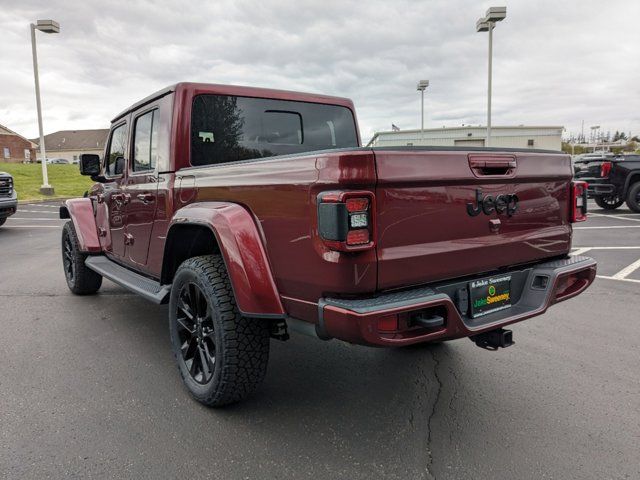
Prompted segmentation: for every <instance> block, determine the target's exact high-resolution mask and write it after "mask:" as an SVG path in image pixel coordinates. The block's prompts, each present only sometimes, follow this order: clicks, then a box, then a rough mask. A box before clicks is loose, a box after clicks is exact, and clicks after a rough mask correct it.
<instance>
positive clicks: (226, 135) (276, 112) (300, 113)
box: [191, 95, 358, 166]
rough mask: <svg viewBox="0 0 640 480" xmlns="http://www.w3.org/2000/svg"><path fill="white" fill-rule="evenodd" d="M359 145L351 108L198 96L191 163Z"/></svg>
mask: <svg viewBox="0 0 640 480" xmlns="http://www.w3.org/2000/svg"><path fill="white" fill-rule="evenodd" d="M357 146H358V137H357V133H356V125H355V119H354V117H353V113H352V112H351V110H350V109H349V108H347V107H343V106H338V105H325V104H320V103H308V102H295V101H288V100H274V99H266V98H251V97H236V96H229V95H198V96H196V97H195V98H194V100H193V107H192V111H191V165H194V166H199V165H211V164H218V163H227V162H235V161H239V160H248V159H255V158H262V157H271V156H275V155H287V154H295V153H304V152H311V151H315V150H327V149H334V148H349V147H357Z"/></svg>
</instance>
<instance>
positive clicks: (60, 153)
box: [32, 128, 109, 163]
mask: <svg viewBox="0 0 640 480" xmlns="http://www.w3.org/2000/svg"><path fill="white" fill-rule="evenodd" d="M108 135H109V129H108V128H100V129H95V130H61V131H59V132H55V133H50V134H49V135H45V136H44V146H45V149H46V151H47V158H49V159H52V158H64V159H66V160H68V161H69V162H70V163H77V162H78V160H79V159H80V155H81V154H83V153H96V154H98V155H100V156H102V153H103V151H104V144H105V142H106V141H107V136H108ZM32 141H33V142H36V143H40V141H39V139H37V138H35V139H33V140H32Z"/></svg>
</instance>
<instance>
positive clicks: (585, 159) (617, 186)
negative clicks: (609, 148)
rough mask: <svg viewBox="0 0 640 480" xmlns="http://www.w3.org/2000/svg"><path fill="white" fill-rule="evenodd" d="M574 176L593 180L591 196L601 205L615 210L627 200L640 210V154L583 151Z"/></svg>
mask: <svg viewBox="0 0 640 480" xmlns="http://www.w3.org/2000/svg"><path fill="white" fill-rule="evenodd" d="M574 176H575V178H576V180H584V181H585V182H588V183H589V188H588V194H589V197H590V198H593V199H594V200H595V202H596V203H597V204H598V206H599V207H600V208H604V209H606V210H614V209H616V208H618V207H619V206H620V205H622V204H623V203H624V202H625V201H626V202H627V206H628V207H629V208H630V209H631V210H633V211H634V212H638V213H640V155H619V156H614V155H611V154H605V153H603V154H591V153H590V154H587V155H582V156H580V157H579V158H578V159H577V160H575V162H574Z"/></svg>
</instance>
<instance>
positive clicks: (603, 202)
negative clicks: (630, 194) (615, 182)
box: [593, 195, 624, 210]
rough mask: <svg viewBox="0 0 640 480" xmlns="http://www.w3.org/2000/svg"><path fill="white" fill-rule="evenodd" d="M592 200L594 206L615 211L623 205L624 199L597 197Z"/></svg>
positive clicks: (609, 196) (607, 196)
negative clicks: (594, 203)
mask: <svg viewBox="0 0 640 480" xmlns="http://www.w3.org/2000/svg"><path fill="white" fill-rule="evenodd" d="M593 199H594V200H595V202H596V205H598V206H599V207H600V208H602V209H603V210H615V209H616V208H618V207H619V206H620V205H622V204H623V203H624V199H622V198H620V197H619V196H617V195H598V196H597V197H593Z"/></svg>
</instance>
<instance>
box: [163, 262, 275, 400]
mask: <svg viewBox="0 0 640 480" xmlns="http://www.w3.org/2000/svg"><path fill="white" fill-rule="evenodd" d="M169 336H170V339H171V349H172V350H173V354H174V356H175V358H176V363H177V366H178V371H179V372H180V376H181V377H182V381H183V382H184V385H185V387H186V388H187V390H188V391H189V393H190V394H191V395H192V396H193V397H194V398H195V399H196V400H198V401H199V402H201V403H203V404H205V405H208V406H210V407H222V406H224V405H229V404H231V403H235V402H239V401H241V400H243V399H245V398H247V397H248V396H249V395H251V394H252V393H253V392H255V391H256V389H257V388H258V387H259V386H260V384H261V383H262V380H263V379H264V376H265V374H266V372H267V363H268V361H269V337H270V335H269V322H268V321H265V320H264V319H261V318H249V317H245V316H243V315H242V314H241V313H240V311H239V310H238V306H237V305H236V301H235V296H234V293H233V288H232V287H231V280H230V279H229V275H228V273H227V269H226V266H225V264H224V260H223V258H222V256H221V255H219V254H218V255H203V256H199V257H193V258H189V259H187V260H185V261H184V262H182V263H181V264H180V266H179V267H178V270H177V271H176V273H175V275H174V277H173V282H172V285H171V298H170V300H169Z"/></svg>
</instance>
